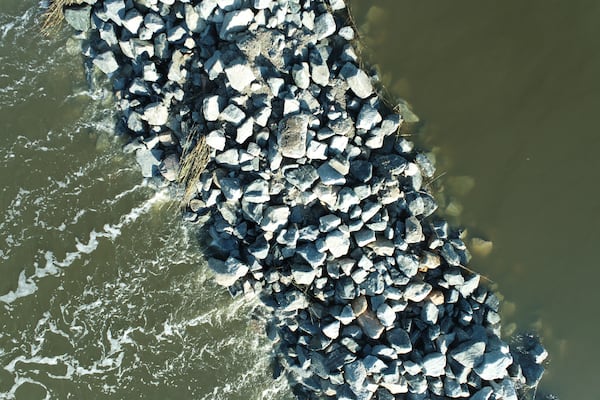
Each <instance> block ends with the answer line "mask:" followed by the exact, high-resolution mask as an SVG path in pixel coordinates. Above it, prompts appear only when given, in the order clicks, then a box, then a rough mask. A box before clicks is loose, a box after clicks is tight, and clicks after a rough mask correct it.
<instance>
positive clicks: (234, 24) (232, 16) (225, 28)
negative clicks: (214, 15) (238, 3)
mask: <svg viewBox="0 0 600 400" xmlns="http://www.w3.org/2000/svg"><path fill="white" fill-rule="evenodd" d="M253 19H254V13H253V12H252V10H251V9H249V8H245V9H243V10H235V11H230V12H228V13H226V14H225V16H224V17H223V23H222V25H221V30H220V31H219V37H220V38H221V39H223V40H231V39H232V38H233V36H234V34H235V33H237V32H241V31H243V30H245V29H246V28H247V27H248V25H250V23H251V22H252V20H253Z"/></svg>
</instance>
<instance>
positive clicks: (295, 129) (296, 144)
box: [277, 115, 309, 158]
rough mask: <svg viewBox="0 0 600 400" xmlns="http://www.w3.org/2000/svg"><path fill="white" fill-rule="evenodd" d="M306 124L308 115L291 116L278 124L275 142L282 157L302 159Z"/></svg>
mask: <svg viewBox="0 0 600 400" xmlns="http://www.w3.org/2000/svg"><path fill="white" fill-rule="evenodd" d="M308 122H309V116H308V115H293V116H291V117H288V118H285V119H283V120H282V121H281V122H279V126H278V131H277V142H278V145H279V149H280V151H281V154H282V155H283V156H284V157H288V158H301V157H304V155H305V154H306V135H307V131H308Z"/></svg>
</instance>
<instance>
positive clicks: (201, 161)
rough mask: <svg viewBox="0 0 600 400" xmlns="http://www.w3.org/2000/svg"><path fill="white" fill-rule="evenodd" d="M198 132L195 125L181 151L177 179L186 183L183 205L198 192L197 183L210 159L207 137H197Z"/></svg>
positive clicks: (183, 183)
mask: <svg viewBox="0 0 600 400" xmlns="http://www.w3.org/2000/svg"><path fill="white" fill-rule="evenodd" d="M197 134H198V128H197V127H193V128H192V129H191V130H190V133H189V134H188V136H187V139H186V141H185V144H184V146H183V151H182V153H181V162H180V165H179V174H178V176H177V181H178V182H179V183H181V184H182V185H184V194H183V198H182V199H181V206H182V207H186V206H187V204H188V202H189V201H190V200H191V199H192V198H193V197H194V195H195V194H196V191H197V186H196V184H197V183H198V181H199V180H200V175H201V174H202V172H203V171H204V170H205V169H206V165H207V164H208V161H209V160H210V151H209V147H208V145H207V144H206V139H205V138H204V136H200V137H199V138H197V139H196V137H197Z"/></svg>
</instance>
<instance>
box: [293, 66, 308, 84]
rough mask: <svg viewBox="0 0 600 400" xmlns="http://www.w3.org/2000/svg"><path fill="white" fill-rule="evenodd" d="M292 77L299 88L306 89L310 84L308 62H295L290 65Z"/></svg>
mask: <svg viewBox="0 0 600 400" xmlns="http://www.w3.org/2000/svg"><path fill="white" fill-rule="evenodd" d="M292 78H293V79H294V83H295V84H296V86H298V87H299V88H300V89H306V88H308V86H309V85H310V72H309V69H308V63H305V62H303V63H301V64H295V65H294V66H293V67H292Z"/></svg>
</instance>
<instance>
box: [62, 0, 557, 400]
mask: <svg viewBox="0 0 600 400" xmlns="http://www.w3.org/2000/svg"><path fill="white" fill-rule="evenodd" d="M84 3H86V4H82V5H79V6H74V7H70V8H69V9H68V10H67V11H66V12H65V17H66V19H67V21H68V22H69V23H70V24H71V25H72V26H73V27H74V28H75V29H78V30H81V31H85V32H86V34H85V35H86V38H87V40H86V42H85V45H84V54H85V55H86V56H87V57H88V58H89V60H91V63H93V65H95V66H96V67H97V68H98V69H100V70H101V71H103V72H104V73H106V74H107V75H109V76H110V77H112V79H113V83H114V90H115V93H116V96H117V99H118V101H119V107H120V109H121V111H122V115H123V120H122V125H123V127H124V129H126V130H127V132H128V133H129V134H130V135H131V136H132V137H133V138H134V140H133V141H132V143H130V144H129V145H128V146H127V147H126V148H127V150H128V151H135V153H136V157H137V160H138V162H139V163H140V165H141V167H142V173H143V174H144V176H146V177H152V176H155V175H158V174H162V176H163V177H164V178H165V179H167V180H169V181H173V180H175V179H176V177H177V170H178V168H179V167H178V163H179V158H180V156H181V151H182V148H181V143H184V142H185V141H186V140H188V141H190V140H191V141H196V140H199V139H200V136H202V137H203V138H204V139H203V140H204V141H205V143H206V145H207V146H209V148H210V161H209V165H208V168H207V169H206V171H205V172H204V173H202V174H201V176H200V179H199V181H198V182H197V185H196V186H197V197H196V198H194V199H193V200H192V201H191V202H190V205H189V209H188V212H187V218H188V219H189V220H197V219H202V218H203V217H204V216H206V215H208V216H209V217H210V218H211V222H210V223H209V224H207V225H206V228H207V229H208V231H209V234H210V237H211V239H212V242H211V245H210V257H211V258H210V260H209V266H210V268H211V269H212V270H213V271H214V273H215V280H216V281H217V282H218V283H219V284H221V285H224V286H226V287H229V289H230V291H231V292H232V293H233V294H236V293H240V292H245V293H258V294H259V295H260V296H261V298H262V299H263V300H264V303H265V304H266V305H267V306H268V307H271V308H272V311H273V312H272V314H273V318H272V321H271V324H270V326H269V329H268V333H269V336H270V337H271V338H272V339H273V340H274V341H276V343H277V347H278V352H277V354H278V358H277V359H278V361H279V364H280V365H281V366H282V367H283V369H284V370H285V371H286V373H287V374H288V376H289V377H290V380H291V382H292V383H293V385H294V390H295V392H296V393H297V394H298V396H299V398H336V399H371V398H377V399H394V398H404V396H408V397H407V398H411V399H425V398H460V397H469V398H472V399H515V398H517V396H518V393H519V392H520V391H521V390H525V389H527V388H529V387H533V386H535V385H537V383H538V382H539V380H540V378H541V375H542V373H543V368H542V367H541V365H540V364H541V363H542V361H543V360H544V358H545V356H546V353H545V351H544V349H543V348H542V347H541V346H540V345H539V343H538V342H537V341H536V340H534V339H533V338H529V339H528V340H527V341H524V343H525V342H526V345H523V346H521V347H519V349H518V350H514V349H511V348H510V347H509V346H508V345H507V344H506V343H505V342H504V341H502V340H501V338H500V318H499V315H498V306H499V301H498V299H497V298H496V296H495V295H494V294H493V293H491V292H489V291H488V290H487V289H486V288H485V287H483V286H481V285H480V278H479V276H478V275H475V274H470V273H467V272H465V270H464V269H463V268H462V266H464V265H466V264H467V263H468V261H469V254H468V251H467V249H466V246H465V244H464V243H463V241H462V240H461V239H460V238H459V237H458V234H457V232H455V231H453V230H452V229H450V227H449V226H448V224H447V223H446V222H445V221H443V220H440V219H439V218H436V217H434V216H433V215H432V214H433V213H434V211H435V209H436V203H435V201H434V199H433V198H432V197H431V195H430V194H429V193H427V191H426V190H424V189H423V187H422V183H423V180H424V179H430V178H432V176H433V173H434V167H433V165H432V164H431V162H430V161H429V160H428V159H427V157H426V156H424V155H423V154H419V153H417V152H415V151H414V149H413V144H412V143H411V142H409V141H407V140H405V139H399V138H398V136H397V134H396V133H397V132H398V129H399V127H400V125H401V124H402V122H403V120H402V116H401V115H399V114H396V113H393V112H390V111H389V110H388V109H387V108H386V107H385V106H384V104H383V103H382V100H381V99H380V98H379V96H378V94H377V93H376V91H375V89H374V86H373V84H374V82H375V81H376V79H375V78H374V77H373V76H371V75H370V74H368V73H367V72H366V71H364V70H363V69H361V67H360V63H359V60H358V58H357V55H356V53H355V51H354V49H353V47H352V45H351V42H352V40H353V38H354V35H355V32H354V29H353V27H352V26H351V24H350V23H349V22H348V21H349V20H348V19H347V18H346V14H345V4H344V2H343V1H342V0H330V1H328V2H325V1H316V0H253V1H249V0H202V1H199V0H104V1H102V0H97V1H96V0H84ZM192 127H195V129H197V132H198V136H197V137H188V133H189V132H190V130H191V128H192ZM186 145H189V143H187V144H186ZM405 394H407V395H405Z"/></svg>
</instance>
